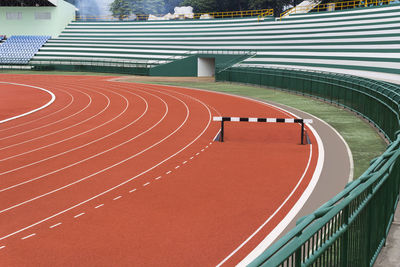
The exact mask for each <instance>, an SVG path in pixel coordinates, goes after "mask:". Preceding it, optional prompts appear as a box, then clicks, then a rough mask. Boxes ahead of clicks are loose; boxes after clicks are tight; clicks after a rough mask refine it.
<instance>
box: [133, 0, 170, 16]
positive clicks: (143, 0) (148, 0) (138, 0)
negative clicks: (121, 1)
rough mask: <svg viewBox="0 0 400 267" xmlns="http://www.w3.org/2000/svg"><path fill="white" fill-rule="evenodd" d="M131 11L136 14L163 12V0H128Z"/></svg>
mask: <svg viewBox="0 0 400 267" xmlns="http://www.w3.org/2000/svg"><path fill="white" fill-rule="evenodd" d="M128 1H129V3H130V6H131V9H132V12H133V13H135V14H137V15H139V14H140V15H143V14H164V13H165V4H164V1H163V0H128Z"/></svg>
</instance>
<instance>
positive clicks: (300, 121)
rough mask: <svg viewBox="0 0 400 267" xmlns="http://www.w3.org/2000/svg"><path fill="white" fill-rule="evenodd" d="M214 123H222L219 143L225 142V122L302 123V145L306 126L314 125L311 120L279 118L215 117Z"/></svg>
mask: <svg viewBox="0 0 400 267" xmlns="http://www.w3.org/2000/svg"><path fill="white" fill-rule="evenodd" d="M213 121H220V122H221V134H220V138H219V141H220V142H224V122H225V121H233V122H241V121H243V122H267V123H300V124H301V144H302V145H303V144H304V141H303V140H304V124H305V123H312V122H313V121H312V120H311V119H278V118H241V117H213Z"/></svg>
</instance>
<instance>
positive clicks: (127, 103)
mask: <svg viewBox="0 0 400 267" xmlns="http://www.w3.org/2000/svg"><path fill="white" fill-rule="evenodd" d="M116 94H117V95H120V94H118V93H116ZM132 94H133V95H136V96H138V97H139V98H142V100H143V101H144V102H145V104H146V108H145V110H144V112H143V113H142V114H141V116H139V117H138V118H137V119H135V120H134V121H132V122H130V123H129V124H128V125H125V126H124V127H122V128H120V129H118V130H117V131H114V132H112V133H109V134H107V135H104V136H102V137H101V138H98V139H96V140H93V141H90V142H87V143H85V144H83V145H81V146H78V147H74V148H72V149H70V150H67V151H64V152H62V153H59V154H55V155H52V156H50V157H47V158H44V159H41V160H39V161H36V162H32V163H30V164H26V165H23V166H20V167H18V168H15V169H11V170H8V171H5V172H2V173H0V175H4V174H8V173H10V172H15V171H18V170H21V169H24V168H26V167H30V166H33V165H36V164H39V163H42V162H44V161H47V160H50V159H53V158H56V157H59V156H62V155H65V154H67V153H70V152H73V151H75V150H78V149H81V148H83V147H86V146H89V145H91V144H93V143H96V142H99V141H101V140H103V139H105V138H107V137H109V136H111V135H114V134H116V133H118V132H120V131H122V130H124V129H125V128H127V127H129V126H131V125H132V124H134V123H136V122H137V121H138V120H139V119H141V118H142V117H143V116H144V115H145V114H146V113H147V110H148V103H147V102H146V100H145V99H144V98H143V97H141V96H139V95H137V94H134V93H132ZM120 96H121V97H122V98H124V99H125V102H126V106H125V109H124V110H123V111H122V112H121V113H120V114H118V115H117V116H116V117H114V118H112V119H110V120H108V121H106V122H104V123H102V124H100V125H98V126H96V127H94V128H91V129H89V130H87V131H84V132H82V133H79V134H77V135H74V136H71V137H69V138H67V139H63V140H60V141H58V142H55V143H53V144H49V145H46V146H43V147H40V148H38V149H35V150H31V151H28V152H24V153H23V154H27V153H31V152H34V151H36V150H39V149H43V148H46V147H48V146H52V145H55V144H59V143H62V142H65V141H67V140H70V139H73V138H75V137H77V136H80V135H83V134H86V133H89V132H91V131H94V130H95V129H98V128H100V127H103V126H105V125H106V124H108V123H110V122H112V121H114V120H116V119H117V118H118V117H120V116H122V115H123V114H124V113H125V112H126V110H127V109H128V107H129V101H128V99H126V97H124V96H123V95H120ZM23 154H19V155H14V156H12V157H10V158H14V157H17V156H20V155H23ZM97 155H99V154H96V155H95V156H97ZM100 155H101V154H100ZM10 158H6V159H2V160H0V161H3V160H7V159H10ZM84 161H85V160H84ZM79 163H81V161H80V162H79ZM40 178H42V177H36V178H33V179H31V180H35V179H40ZM31 180H29V181H27V182H30V181H31ZM22 184H24V183H20V184H17V185H14V186H11V187H8V188H5V189H2V190H1V191H0V192H2V191H5V190H7V189H11V188H13V187H16V186H19V185H22Z"/></svg>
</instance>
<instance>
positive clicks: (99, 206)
mask: <svg viewBox="0 0 400 267" xmlns="http://www.w3.org/2000/svg"><path fill="white" fill-rule="evenodd" d="M103 206H104V204H100V205H97V206H96V207H94V208H95V209H98V208H101V207H103Z"/></svg>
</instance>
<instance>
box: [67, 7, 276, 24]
mask: <svg viewBox="0 0 400 267" xmlns="http://www.w3.org/2000/svg"><path fill="white" fill-rule="evenodd" d="M273 14H274V10H273V9H258V10H241V11H225V12H208V13H193V18H186V17H185V16H184V15H178V17H177V19H179V20H181V19H200V18H201V17H202V16H209V17H210V18H214V19H217V18H238V17H256V16H260V15H264V16H273ZM155 16H157V17H163V16H165V14H164V15H160V14H158V15H155ZM148 18H149V15H144V14H139V15H136V16H135V17H134V18H132V17H131V16H123V17H122V20H124V21H147V20H148ZM75 21H118V18H115V17H113V16H77V17H76V18H75Z"/></svg>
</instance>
